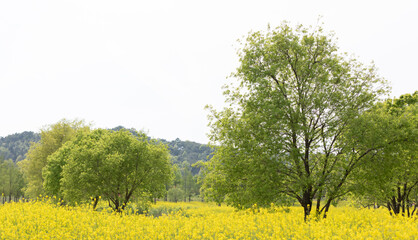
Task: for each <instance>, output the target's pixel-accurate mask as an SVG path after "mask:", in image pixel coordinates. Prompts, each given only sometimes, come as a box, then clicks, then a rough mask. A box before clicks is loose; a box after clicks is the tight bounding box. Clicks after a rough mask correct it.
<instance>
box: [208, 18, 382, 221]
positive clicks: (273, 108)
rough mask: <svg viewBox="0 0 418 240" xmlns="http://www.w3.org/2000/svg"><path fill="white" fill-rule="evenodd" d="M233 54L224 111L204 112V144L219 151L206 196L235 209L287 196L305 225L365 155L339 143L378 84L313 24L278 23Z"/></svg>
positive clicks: (369, 69) (341, 189)
mask: <svg viewBox="0 0 418 240" xmlns="http://www.w3.org/2000/svg"><path fill="white" fill-rule="evenodd" d="M239 57H240V59H239V60H240V66H239V67H238V69H237V71H236V72H235V73H234V74H232V77H233V78H235V79H236V80H237V83H235V82H232V83H231V84H229V85H227V86H226V87H225V92H224V95H225V96H226V98H227V102H228V103H229V107H227V108H225V109H224V110H222V111H216V110H214V109H211V112H212V115H211V116H210V126H211V129H212V130H211V134H210V139H211V140H212V142H213V143H215V144H218V145H220V146H219V148H217V149H216V151H215V154H214V157H213V158H212V160H211V161H212V163H213V168H212V170H213V171H214V174H212V175H211V177H210V178H208V179H207V181H209V182H207V183H206V184H205V185H206V186H208V187H207V188H206V190H207V191H212V192H214V193H215V194H214V195H215V196H217V197H218V198H219V197H220V196H224V197H225V198H226V201H227V202H228V203H229V204H232V205H234V206H236V207H250V206H251V205H253V204H254V203H257V204H258V205H259V206H268V205H270V203H271V202H276V203H283V202H287V201H288V200H289V198H292V199H294V200H296V201H298V202H299V203H300V205H301V206H302V207H303V209H304V215H305V220H306V218H307V217H308V216H309V215H310V213H311V210H312V204H313V200H314V199H316V204H317V205H316V213H317V215H318V216H319V215H322V216H323V217H326V214H327V212H328V210H329V207H330V205H331V203H332V202H333V201H335V200H337V199H338V198H340V197H342V196H344V195H345V194H346V192H347V188H346V187H347V178H348V177H349V176H350V174H351V172H352V171H353V169H355V167H356V166H357V165H358V164H359V163H360V162H361V161H362V160H363V159H364V156H366V155H368V154H369V153H370V152H371V151H372V150H373V149H365V150H363V151H361V152H353V151H352V149H350V148H349V146H348V145H347V144H344V143H343V142H342V141H341V139H342V136H343V134H344V132H345V131H346V129H347V125H348V124H349V123H350V122H351V121H353V119H356V118H357V116H359V115H360V114H361V113H362V112H364V111H366V110H367V109H369V108H370V107H371V106H372V105H373V104H374V103H375V102H376V101H377V99H378V97H380V96H381V95H382V94H384V93H385V92H386V85H385V82H384V80H383V79H381V78H379V77H378V76H377V74H376V71H375V67H374V66H373V65H372V66H364V65H363V64H361V63H359V62H358V61H357V60H355V59H350V58H348V57H347V56H346V54H340V53H339V52H338V48H337V46H336V45H335V43H334V40H333V36H332V35H329V36H327V35H324V33H323V30H322V28H321V27H317V28H314V29H309V28H304V27H302V26H298V27H296V28H295V29H292V28H291V27H290V26H289V25H288V24H287V23H283V24H282V25H281V26H279V27H278V28H276V29H274V30H270V29H269V30H268V31H267V32H266V33H263V32H254V33H250V34H249V36H248V37H247V38H246V40H245V41H244V43H243V46H242V49H241V50H240V52H239ZM211 186H215V187H211ZM212 195H213V194H212ZM322 201H325V203H324V205H321V204H322Z"/></svg>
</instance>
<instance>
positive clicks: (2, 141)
mask: <svg viewBox="0 0 418 240" xmlns="http://www.w3.org/2000/svg"><path fill="white" fill-rule="evenodd" d="M39 140H40V135H39V134H37V133H34V132H22V133H15V134H12V135H9V136H6V137H0V156H3V157H4V159H12V160H13V162H19V161H21V160H23V159H24V158H25V155H26V153H27V152H28V150H29V147H30V144H31V143H32V142H38V141H39Z"/></svg>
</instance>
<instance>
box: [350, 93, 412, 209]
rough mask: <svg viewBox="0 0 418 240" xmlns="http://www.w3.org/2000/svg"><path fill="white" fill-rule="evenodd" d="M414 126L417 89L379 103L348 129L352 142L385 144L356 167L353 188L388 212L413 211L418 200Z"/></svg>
mask: <svg viewBox="0 0 418 240" xmlns="http://www.w3.org/2000/svg"><path fill="white" fill-rule="evenodd" d="M417 129H418V92H415V93H414V94H412V95H411V94H405V95H402V96H400V97H399V98H397V99H393V100H392V99H390V100H387V101H386V102H383V103H379V104H377V105H376V106H375V107H374V108H373V109H372V110H371V111H369V112H366V113H364V114H363V115H362V116H361V117H360V118H358V119H357V120H356V122H355V123H354V124H353V126H352V127H351V131H350V132H349V139H350V140H351V141H352V142H353V145H357V146H356V147H357V148H371V147H373V145H375V146H376V145H380V146H384V147H382V148H379V149H378V150H376V151H375V157H374V158H373V159H371V161H366V162H365V163H364V164H362V165H361V166H360V168H358V169H357V171H355V174H354V178H353V181H354V182H355V183H356V185H355V187H354V189H353V190H354V193H355V194H356V195H357V196H358V198H359V199H360V200H361V201H362V202H364V203H366V204H378V205H380V206H385V207H386V208H387V209H388V210H389V211H390V213H391V214H392V213H393V214H396V215H397V214H402V215H404V216H412V215H413V214H414V212H415V211H416V207H417V206H416V205H417V203H418V198H417V196H416V194H415V193H416V192H417V190H418V158H417V156H418V152H417V151H418V132H417ZM388 143H390V144H388ZM411 207H412V208H411Z"/></svg>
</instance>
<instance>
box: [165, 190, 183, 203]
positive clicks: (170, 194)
mask: <svg viewBox="0 0 418 240" xmlns="http://www.w3.org/2000/svg"><path fill="white" fill-rule="evenodd" d="M184 195H185V193H184V191H183V190H182V189H180V188H176V187H173V188H170V189H169V190H168V191H167V199H168V201H170V202H178V201H181V200H183V197H184Z"/></svg>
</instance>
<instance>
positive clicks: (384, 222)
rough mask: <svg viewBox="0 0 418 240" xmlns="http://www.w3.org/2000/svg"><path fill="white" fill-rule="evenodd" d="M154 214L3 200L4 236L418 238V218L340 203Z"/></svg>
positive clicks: (190, 206)
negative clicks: (311, 213)
mask: <svg viewBox="0 0 418 240" xmlns="http://www.w3.org/2000/svg"><path fill="white" fill-rule="evenodd" d="M156 209H157V210H158V209H174V210H173V211H171V212H169V213H168V214H162V215H161V216H158V217H154V216H150V214H148V216H147V215H144V214H140V215H137V214H115V213H108V212H107V211H101V212H99V211H92V210H91V208H88V206H77V207H68V206H66V207H63V206H58V205H56V204H51V203H48V202H45V201H33V202H25V203H23V202H19V203H7V204H4V205H0V239H350V240H353V239H418V237H417V236H418V219H417V218H415V219H414V218H403V217H391V216H390V215H389V214H388V213H387V211H385V210H384V209H357V208H352V207H337V208H333V209H331V211H330V214H329V217H328V218H327V219H324V220H321V221H314V220H311V221H308V222H307V223H305V222H304V221H303V211H302V209H301V208H300V207H289V208H280V207H272V208H270V209H250V210H247V211H236V210H235V209H233V208H231V207H227V206H221V207H219V206H216V205H215V204H210V203H200V202H192V203H157V205H153V206H152V208H151V209H150V210H149V211H150V212H151V211H154V212H155V211H156Z"/></svg>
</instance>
